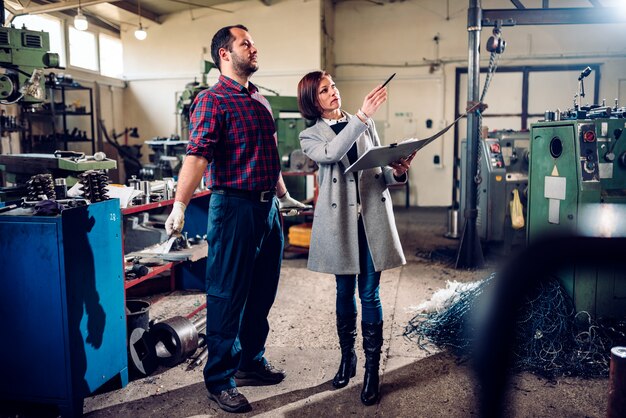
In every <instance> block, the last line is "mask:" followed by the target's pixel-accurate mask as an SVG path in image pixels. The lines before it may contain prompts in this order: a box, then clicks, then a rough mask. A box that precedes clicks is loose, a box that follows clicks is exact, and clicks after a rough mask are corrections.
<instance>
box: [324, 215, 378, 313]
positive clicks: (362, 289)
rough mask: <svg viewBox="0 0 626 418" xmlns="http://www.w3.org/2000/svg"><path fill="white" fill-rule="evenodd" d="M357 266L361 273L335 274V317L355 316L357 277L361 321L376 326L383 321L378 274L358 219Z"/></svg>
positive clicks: (361, 223)
mask: <svg viewBox="0 0 626 418" xmlns="http://www.w3.org/2000/svg"><path fill="white" fill-rule="evenodd" d="M359 264H360V266H359V267H360V271H361V273H360V274H358V275H356V274H337V275H335V277H336V279H337V308H336V309H337V316H338V317H341V318H351V317H354V316H356V313H357V312H356V298H355V290H356V283H357V277H358V284H359V298H360V299H361V316H362V318H361V320H362V321H363V322H367V323H371V324H378V323H379V322H381V321H382V320H383V308H382V304H381V303H380V294H379V289H380V272H379V271H378V272H377V271H376V270H374V262H373V261H372V255H371V254H370V250H369V247H368V246H367V239H366V237H365V229H364V228H363V222H362V221H361V219H359Z"/></svg>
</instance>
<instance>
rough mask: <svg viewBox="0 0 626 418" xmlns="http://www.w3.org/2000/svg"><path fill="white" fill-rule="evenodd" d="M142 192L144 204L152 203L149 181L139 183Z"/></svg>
mask: <svg viewBox="0 0 626 418" xmlns="http://www.w3.org/2000/svg"><path fill="white" fill-rule="evenodd" d="M139 187H140V190H141V191H142V192H143V196H142V203H144V204H146V203H150V193H151V192H152V190H151V188H150V182H149V181H141V182H140V183H139Z"/></svg>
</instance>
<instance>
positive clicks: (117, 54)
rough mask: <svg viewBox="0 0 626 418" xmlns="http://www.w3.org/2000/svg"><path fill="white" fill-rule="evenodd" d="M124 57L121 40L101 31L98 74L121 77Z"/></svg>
mask: <svg viewBox="0 0 626 418" xmlns="http://www.w3.org/2000/svg"><path fill="white" fill-rule="evenodd" d="M123 73H124V59H123V51H122V41H121V40H120V39H118V38H114V37H112V36H109V35H105V34H103V33H101V34H100V74H102V75H104V76H107V77H116V78H122V74H123Z"/></svg>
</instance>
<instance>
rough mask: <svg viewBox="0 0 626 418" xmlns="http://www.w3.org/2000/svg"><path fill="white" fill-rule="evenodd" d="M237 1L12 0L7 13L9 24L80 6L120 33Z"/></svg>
mask: <svg viewBox="0 0 626 418" xmlns="http://www.w3.org/2000/svg"><path fill="white" fill-rule="evenodd" d="M235 1H238V0H122V1H115V0H80V1H79V0H8V1H4V6H5V9H6V10H7V11H8V12H9V14H8V15H7V16H5V20H6V23H9V22H10V19H11V18H12V17H13V16H20V15H33V14H43V13H55V12H56V13H61V14H63V15H66V16H70V17H74V16H75V15H76V11H77V9H78V7H79V6H80V8H81V10H82V12H83V14H84V15H85V16H86V17H87V19H89V21H90V22H92V23H94V24H96V25H98V26H101V27H104V28H106V29H109V30H113V31H116V32H119V31H120V28H121V27H122V25H124V24H127V25H131V26H136V25H137V20H138V18H139V16H141V20H142V21H147V22H150V23H151V24H152V23H155V24H160V23H162V22H163V21H164V20H165V18H166V17H167V15H169V14H172V13H178V12H183V11H186V10H189V11H191V10H198V9H211V10H215V11H218V12H223V13H231V11H230V10H228V9H226V8H222V7H220V6H223V5H225V4H227V3H233V2H235ZM259 2H261V3H262V4H265V5H267V6H271V4H272V0H259Z"/></svg>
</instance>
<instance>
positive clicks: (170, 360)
mask: <svg viewBox="0 0 626 418" xmlns="http://www.w3.org/2000/svg"><path fill="white" fill-rule="evenodd" d="M150 334H151V335H152V338H153V339H154V341H155V342H156V344H155V348H156V353H157V358H158V360H159V363H161V364H162V365H164V366H169V367H171V366H175V365H177V364H178V363H180V362H182V361H183V360H185V359H186V358H187V357H188V356H190V355H191V354H193V353H194V352H195V351H196V349H197V348H198V330H197V329H196V327H195V325H194V324H193V322H191V321H190V320H189V319H187V318H185V317H183V316H174V317H172V318H168V319H166V320H164V321H161V322H157V323H156V324H154V325H153V326H152V327H151V328H150Z"/></svg>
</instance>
